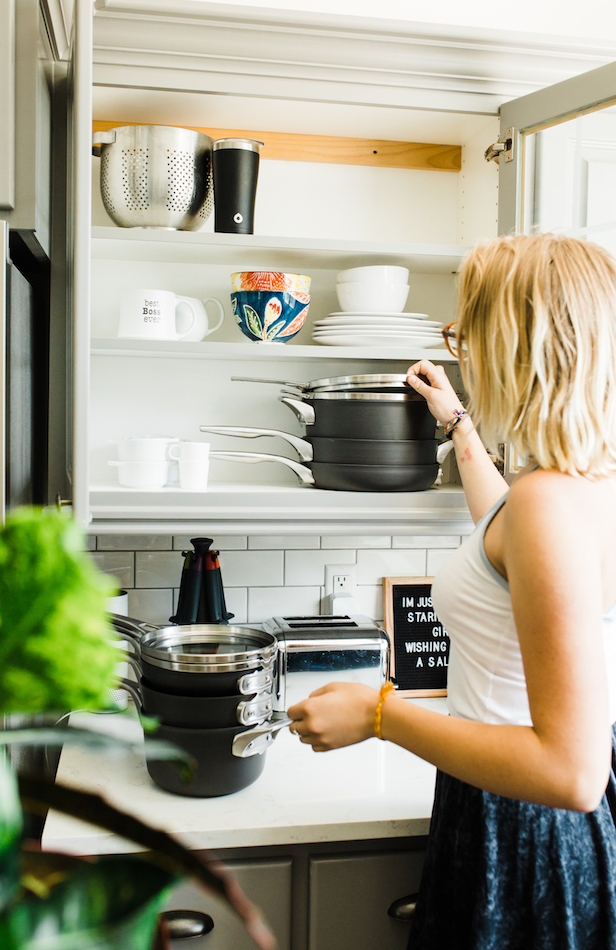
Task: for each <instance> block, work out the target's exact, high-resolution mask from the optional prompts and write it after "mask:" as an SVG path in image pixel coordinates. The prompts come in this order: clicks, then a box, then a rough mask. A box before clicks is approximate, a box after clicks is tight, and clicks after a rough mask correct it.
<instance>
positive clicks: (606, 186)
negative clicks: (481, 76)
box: [498, 63, 616, 252]
mask: <svg viewBox="0 0 616 950" xmlns="http://www.w3.org/2000/svg"><path fill="white" fill-rule="evenodd" d="M500 118H501V138H500V141H501V142H503V141H505V139H510V141H511V144H512V145H513V150H512V152H511V153H510V155H509V156H507V158H504V157H503V156H501V157H500V159H499V198H498V207H499V215H498V227H499V232H500V233H501V234H508V233H510V232H512V231H516V232H520V231H521V232H530V231H532V230H534V229H537V230H539V231H550V230H554V229H557V230H558V231H561V232H562V231H565V232H567V233H570V234H575V235H577V236H580V237H584V236H586V235H587V236H588V237H589V238H590V239H591V240H594V241H598V242H599V243H602V244H604V245H605V246H606V247H608V248H609V249H610V250H611V251H612V252H613V251H614V248H616V221H614V220H613V216H614V214H615V213H616V212H615V210H614V204H613V202H612V204H610V198H611V194H612V192H613V190H614V183H615V182H616V174H615V173H614V171H613V170H614V169H615V168H616V164H615V163H614V160H613V156H614V153H615V149H616V132H615V131H614V130H615V128H616V63H608V64H607V65H606V66H600V67H599V68H598V69H592V70H590V71H589V72H587V73H582V74H581V75H580V76H574V77H573V78H572V79H566V80H565V81H564V82H559V83H555V84H554V85H552V86H546V88H545V89H540V90H539V91H538V92H533V93H531V94H530V95H528V96H522V97H521V98H519V99H512V100H511V102H506V103H505V104H504V105H503V106H501V110H500ZM507 130H510V133H511V135H510V136H509V135H507ZM595 192H596V193H597V194H595ZM601 195H602V196H603V197H604V198H605V199H607V203H606V204H604V203H603V201H602V198H601Z"/></svg>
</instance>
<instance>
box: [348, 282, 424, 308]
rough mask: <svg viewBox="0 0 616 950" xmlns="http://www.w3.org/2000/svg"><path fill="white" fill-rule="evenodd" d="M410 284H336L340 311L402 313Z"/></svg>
mask: <svg viewBox="0 0 616 950" xmlns="http://www.w3.org/2000/svg"><path fill="white" fill-rule="evenodd" d="M409 290H410V287H409V285H408V284H388V283H385V282H381V283H378V282H372V281H359V280H356V281H353V283H350V284H336V294H337V295H338V302H339V304H340V309H341V310H343V311H345V312H347V313H348V312H353V313H358V312H364V313H365V312H366V311H368V312H370V313H402V311H403V310H404V305H405V303H406V299H407V297H408V295H409Z"/></svg>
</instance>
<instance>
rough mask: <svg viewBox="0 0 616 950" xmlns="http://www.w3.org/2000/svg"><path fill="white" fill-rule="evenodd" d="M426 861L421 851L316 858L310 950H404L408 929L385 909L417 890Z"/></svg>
mask: <svg viewBox="0 0 616 950" xmlns="http://www.w3.org/2000/svg"><path fill="white" fill-rule="evenodd" d="M423 861H424V852H423V851H388V852H376V853H374V854H366V853H364V854H357V855H331V856H325V857H317V858H312V859H311V861H310V898H309V938H308V948H309V950H405V947H406V942H407V938H408V933H409V927H410V925H409V924H408V923H406V922H403V921H398V920H394V919H393V918H391V917H388V915H387V910H388V908H389V906H390V905H391V904H392V903H393V901H395V900H397V899H398V898H400V897H405V896H407V895H409V894H412V893H415V892H416V891H417V890H418V889H419V881H420V879H421V870H422V867H423Z"/></svg>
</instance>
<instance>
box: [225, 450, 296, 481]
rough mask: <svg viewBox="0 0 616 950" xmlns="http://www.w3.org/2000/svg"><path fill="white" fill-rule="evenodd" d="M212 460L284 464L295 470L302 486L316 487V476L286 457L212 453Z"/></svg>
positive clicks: (257, 453)
mask: <svg viewBox="0 0 616 950" xmlns="http://www.w3.org/2000/svg"><path fill="white" fill-rule="evenodd" d="M210 458H212V459H219V460H220V461H223V462H282V464H283V465H286V466H287V467H288V468H291V469H293V471H294V472H295V474H296V475H298V476H299V479H300V481H301V483H302V485H314V475H313V474H312V472H311V470H310V469H309V468H308V466H307V465H302V463H301V462H296V461H295V460H294V459H288V458H285V457H284V455H266V454H265V453H264V452H218V451H216V452H210Z"/></svg>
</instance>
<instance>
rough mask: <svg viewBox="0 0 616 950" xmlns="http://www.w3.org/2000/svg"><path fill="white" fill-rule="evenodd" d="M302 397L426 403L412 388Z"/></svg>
mask: <svg viewBox="0 0 616 950" xmlns="http://www.w3.org/2000/svg"><path fill="white" fill-rule="evenodd" d="M301 398H302V399H303V400H305V401H309V402H312V400H313V399H329V400H331V401H334V400H343V399H346V400H347V401H354V402H422V403H424V404H425V400H424V399H422V397H421V396H419V394H418V393H416V392H415V391H414V390H412V389H411V390H409V392H408V393H372V392H370V393H355V392H352V393H351V392H338V391H336V392H312V393H306V394H304V395H303V396H302V397H301Z"/></svg>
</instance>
